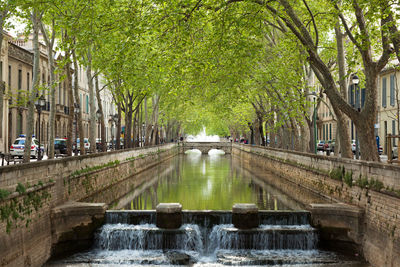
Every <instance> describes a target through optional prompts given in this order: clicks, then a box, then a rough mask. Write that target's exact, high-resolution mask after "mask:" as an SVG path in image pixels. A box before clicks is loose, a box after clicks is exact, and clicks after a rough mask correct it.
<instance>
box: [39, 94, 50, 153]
mask: <svg viewBox="0 0 400 267" xmlns="http://www.w3.org/2000/svg"><path fill="white" fill-rule="evenodd" d="M38 96H39V95H38V94H36V100H35V106H36V110H37V113H38V120H39V150H38V160H42V149H41V147H40V114H41V113H42V109H43V108H44V106H45V105H46V99H45V98H44V96H43V95H41V96H40V97H38ZM51 145H54V144H51Z"/></svg>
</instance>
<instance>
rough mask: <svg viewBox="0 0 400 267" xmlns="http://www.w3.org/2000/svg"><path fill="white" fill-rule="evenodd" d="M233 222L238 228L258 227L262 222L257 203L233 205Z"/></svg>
mask: <svg viewBox="0 0 400 267" xmlns="http://www.w3.org/2000/svg"><path fill="white" fill-rule="evenodd" d="M232 223H233V225H234V226H235V227H236V228H238V229H251V228H256V227H258V225H259V224H260V219H259V218H258V208H257V206H256V205H255V204H250V203H239V204H235V205H233V207H232Z"/></svg>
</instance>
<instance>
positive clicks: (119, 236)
mask: <svg viewBox="0 0 400 267" xmlns="http://www.w3.org/2000/svg"><path fill="white" fill-rule="evenodd" d="M259 217H260V221H261V222H263V221H264V222H265V221H268V222H269V223H270V224H263V225H260V226H259V227H258V228H253V229H248V230H238V229H237V228H235V227H234V226H233V225H232V224H231V221H232V217H231V213H230V212H221V211H220V212H219V211H215V212H207V211H206V212H201V211H192V212H190V211H185V212H184V213H183V222H184V224H183V225H182V226H181V227H180V228H179V229H160V228H158V227H156V226H155V224H154V220H155V213H154V212H151V211H146V212H140V211H138V212H127V211H118V212H117V211H110V212H107V216H106V222H107V224H105V225H103V227H102V228H101V229H99V231H98V233H97V234H96V238H95V244H94V248H93V249H92V250H91V251H90V252H87V253H80V254H76V255H75V256H73V257H70V258H68V259H65V260H63V263H64V264H65V263H66V264H68V265H70V264H79V263H93V264H100V265H146V264H152V265H165V264H168V265H170V264H173V265H174V264H178V265H188V264H191V265H199V266H201V265H205V266H207V265H210V264H212V265H284V264H289V265H292V264H309V266H321V264H331V263H337V262H338V258H337V257H336V255H335V254H334V253H332V252H323V251H320V250H318V249H317V243H318V234H317V232H316V230H315V229H314V228H312V227H311V226H310V225H309V224H308V223H305V222H308V218H309V214H308V213H307V212H301V211H300V212H265V211H261V212H260V213H259ZM267 218H268V219H267ZM118 220H121V221H122V222H123V223H120V222H118ZM131 222H141V223H140V224H132V223H131ZM189 222H191V223H189ZM282 222H286V224H280V223H282ZM295 222H301V223H302V224H294V223H295ZM315 264H318V265H315ZM302 266H307V265H302ZM337 266H341V265H337ZM343 266H345V265H343Z"/></svg>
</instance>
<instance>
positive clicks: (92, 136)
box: [86, 47, 97, 153]
mask: <svg viewBox="0 0 400 267" xmlns="http://www.w3.org/2000/svg"><path fill="white" fill-rule="evenodd" d="M86 77H87V80H88V89H89V106H90V111H89V118H90V122H89V143H90V152H92V153H94V152H96V125H97V123H96V104H95V99H94V88H93V75H92V51H91V48H90V47H89V48H88V52H87V66H86Z"/></svg>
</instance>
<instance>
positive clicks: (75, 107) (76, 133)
mask: <svg viewBox="0 0 400 267" xmlns="http://www.w3.org/2000/svg"><path fill="white" fill-rule="evenodd" d="M79 111H80V108H79V104H78V103H75V104H74V113H75V141H76V143H75V156H78V114H79Z"/></svg>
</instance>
